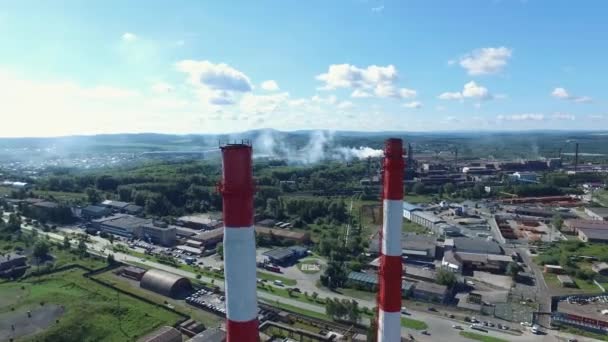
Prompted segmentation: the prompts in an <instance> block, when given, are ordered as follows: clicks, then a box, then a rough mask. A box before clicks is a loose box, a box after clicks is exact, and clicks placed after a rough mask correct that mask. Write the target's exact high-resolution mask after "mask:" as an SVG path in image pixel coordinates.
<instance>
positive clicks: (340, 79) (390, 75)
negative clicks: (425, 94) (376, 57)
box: [316, 64, 416, 99]
mask: <svg viewBox="0 0 608 342" xmlns="http://www.w3.org/2000/svg"><path fill="white" fill-rule="evenodd" d="M316 79H317V80H319V81H322V82H324V83H325V84H324V85H323V86H321V87H320V88H319V89H320V90H334V89H339V88H350V89H353V92H352V94H351V97H355V98H357V97H359V98H360V97H370V96H371V94H374V95H375V96H377V97H382V98H386V97H392V98H398V99H402V98H411V97H414V96H416V91H415V90H412V89H407V88H399V87H398V85H397V82H398V80H399V77H398V72H397V68H395V66H394V65H387V66H377V65H370V66H368V67H366V68H359V67H357V66H354V65H350V64H332V65H330V66H329V69H328V71H327V73H324V74H320V75H317V76H316Z"/></svg>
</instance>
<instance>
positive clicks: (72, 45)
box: [0, 0, 608, 136]
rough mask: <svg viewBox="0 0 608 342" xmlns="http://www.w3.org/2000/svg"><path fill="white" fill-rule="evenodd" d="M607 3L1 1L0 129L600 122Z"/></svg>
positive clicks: (44, 132) (511, 126)
mask: <svg viewBox="0 0 608 342" xmlns="http://www.w3.org/2000/svg"><path fill="white" fill-rule="evenodd" d="M606 17H608V3H606V2H604V1H599V0H597V1H585V2H580V3H578V2H577V3H575V2H572V1H535V0H528V1H521V0H511V1H507V0H503V1H481V0H478V1H464V0H463V1H430V0H425V1H423V0H420V1H406V0H403V1H377V0H368V1H364V0H350V1H337V0H334V1H327V0H325V1H171V2H168V1H129V2H125V1H28V0H21V1H13V2H3V3H2V4H1V5H0V36H1V37H2V40H0V89H2V91H1V92H0V108H2V110H1V111H0V116H2V117H3V118H4V117H6V118H8V119H9V120H10V122H11V123H12V125H2V126H1V127H0V136H54V135H67V134H95V133H118V132H165V133H210V132H236V131H243V130H247V129H252V128H263V127H270V128H276V129H282V130H296V129H330V130H345V129H348V130H367V131H370V130H372V131H380V130H408V131H439V130H503V129H504V130H517V129H539V128H540V129H604V128H607V127H608V108H607V107H608V106H607V104H608V102H607V101H608V99H607V98H606V97H607V96H608V92H607V91H606V89H607V87H606V82H607V81H606V79H607V77H606V75H608V68H607V66H606V61H608V38H606V37H608V21H607V20H606V19H605V18H606Z"/></svg>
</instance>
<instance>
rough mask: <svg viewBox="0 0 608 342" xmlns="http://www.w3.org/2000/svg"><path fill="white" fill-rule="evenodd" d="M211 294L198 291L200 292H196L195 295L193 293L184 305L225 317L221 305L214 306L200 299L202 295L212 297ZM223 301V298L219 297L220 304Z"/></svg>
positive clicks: (206, 291)
mask: <svg viewBox="0 0 608 342" xmlns="http://www.w3.org/2000/svg"><path fill="white" fill-rule="evenodd" d="M213 294H214V293H213V291H209V290H205V289H200V290H198V291H196V292H195V293H193V294H192V295H191V296H189V297H187V298H186V303H188V304H190V305H194V306H198V307H200V308H203V309H207V310H211V311H213V312H215V313H220V314H222V315H225V314H226V307H225V305H224V304H223V303H222V304H219V305H218V304H214V303H211V302H207V301H205V300H204V299H202V296H204V295H213ZM224 299H225V297H224V296H219V300H221V301H222V302H223V301H224Z"/></svg>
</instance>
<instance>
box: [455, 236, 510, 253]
mask: <svg viewBox="0 0 608 342" xmlns="http://www.w3.org/2000/svg"><path fill="white" fill-rule="evenodd" d="M444 247H445V249H446V250H447V249H453V250H454V251H456V252H459V253H476V254H496V255H500V254H504V251H503V249H502V248H501V247H500V245H499V244H498V243H497V242H495V241H491V240H486V239H473V238H467V237H457V238H453V239H446V240H445V242H444Z"/></svg>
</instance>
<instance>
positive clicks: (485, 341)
mask: <svg viewBox="0 0 608 342" xmlns="http://www.w3.org/2000/svg"><path fill="white" fill-rule="evenodd" d="M460 336H463V337H466V338H468V339H471V340H475V341H482V342H509V340H504V339H502V338H498V337H492V336H488V335H482V334H478V333H474V332H470V331H461V332H460Z"/></svg>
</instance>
